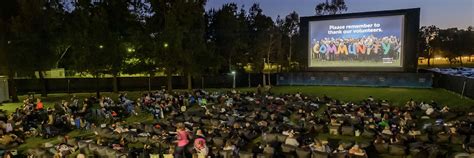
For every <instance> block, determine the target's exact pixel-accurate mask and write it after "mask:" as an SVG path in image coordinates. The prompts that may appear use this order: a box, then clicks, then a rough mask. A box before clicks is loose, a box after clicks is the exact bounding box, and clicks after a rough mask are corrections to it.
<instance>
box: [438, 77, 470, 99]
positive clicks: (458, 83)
mask: <svg viewBox="0 0 474 158" xmlns="http://www.w3.org/2000/svg"><path fill="white" fill-rule="evenodd" d="M433 74H434V79H433V87H436V88H444V89H447V90H449V91H452V92H455V93H458V94H460V95H462V96H466V97H469V98H474V79H472V78H467V77H463V76H453V75H447V74H441V73H437V72H434V73H433Z"/></svg>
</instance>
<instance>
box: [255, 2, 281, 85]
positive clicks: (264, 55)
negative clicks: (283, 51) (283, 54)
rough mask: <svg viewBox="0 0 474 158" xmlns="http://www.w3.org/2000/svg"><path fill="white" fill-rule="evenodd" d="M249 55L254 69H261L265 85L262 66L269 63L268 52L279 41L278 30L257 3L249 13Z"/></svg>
mask: <svg viewBox="0 0 474 158" xmlns="http://www.w3.org/2000/svg"><path fill="white" fill-rule="evenodd" d="M247 18H248V20H249V30H250V31H249V32H250V40H249V43H251V44H249V46H250V49H249V52H250V53H249V55H250V56H251V57H250V62H251V63H252V65H253V66H254V67H255V69H256V70H261V72H262V80H263V82H262V83H263V85H266V81H267V79H266V78H265V73H264V68H265V64H269V63H270V61H269V60H270V54H272V53H273V52H274V49H273V48H274V46H275V45H276V44H277V43H278V42H279V41H278V40H279V38H278V31H277V28H276V27H275V24H274V22H273V20H272V19H271V18H270V17H268V16H266V15H264V14H263V10H262V9H260V6H259V5H258V4H253V5H252V7H250V10H249V15H248V17H247Z"/></svg>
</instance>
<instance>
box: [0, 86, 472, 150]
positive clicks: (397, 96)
mask: <svg viewBox="0 0 474 158" xmlns="http://www.w3.org/2000/svg"><path fill="white" fill-rule="evenodd" d="M207 90H208V91H227V90H230V89H225V88H223V89H207ZM238 90H239V91H243V92H247V91H255V90H256V88H239V89H238ZM180 91H181V90H180ZM271 92H273V93H276V94H285V93H292V94H294V93H296V92H301V93H303V94H306V95H310V96H323V95H327V96H330V97H332V98H336V99H339V100H343V101H355V102H359V101H361V100H363V99H366V98H367V97H368V96H373V97H374V98H376V99H387V100H389V102H390V103H392V105H396V106H402V105H404V104H405V103H406V102H407V101H408V100H409V99H410V98H413V99H414V100H416V101H431V100H435V101H436V102H438V103H439V104H441V105H448V106H450V107H451V108H454V109H459V110H467V111H474V106H472V105H474V100H472V99H469V98H464V99H461V97H460V96H459V95H458V94H454V93H452V92H449V91H446V90H443V89H413V88H375V87H338V86H291V87H290V86H281V87H273V88H272V90H271ZM101 94H102V95H105V96H109V97H111V98H113V99H116V98H117V96H118V95H117V94H114V93H110V92H103V93H101ZM140 94H141V92H128V96H129V99H136V98H137V97H138V96H140ZM92 95H95V93H76V96H77V97H79V98H81V99H82V98H84V97H88V96H92ZM19 97H20V100H23V99H24V98H25V97H26V96H19ZM70 97H71V95H69V94H64V93H61V94H49V95H48V97H46V98H43V101H44V104H45V107H52V106H53V103H56V102H61V100H69V98H70ZM21 105H22V103H4V104H3V106H0V109H2V110H7V111H8V112H12V111H14V110H15V108H17V107H21ZM325 108H326V107H325V106H323V107H322V108H321V110H319V111H318V112H317V113H320V112H322V111H323V110H324V109H325ZM192 109H193V108H190V109H189V110H192ZM153 121H154V120H153V116H152V115H151V114H148V113H140V114H139V115H138V116H130V117H129V118H127V119H126V120H125V122H127V123H134V122H144V123H152V122H153ZM67 135H68V136H70V137H88V136H92V135H93V134H92V133H91V132H85V131H80V130H74V131H71V132H69V133H68V134H67ZM317 137H318V138H320V139H328V138H336V139H341V140H348V141H355V142H366V141H368V140H365V139H363V138H361V137H348V136H331V135H329V134H319V135H318V136H317ZM256 141H258V139H257V140H256ZM46 142H51V143H53V144H54V143H58V142H59V139H58V137H55V138H50V139H43V138H40V137H35V138H29V139H27V140H26V143H24V144H22V145H20V146H19V147H18V148H17V149H18V150H19V151H25V150H26V149H31V148H37V147H40V146H41V145H42V144H44V143H46ZM134 145H135V144H134ZM135 146H136V147H140V146H141V144H136V145H135Z"/></svg>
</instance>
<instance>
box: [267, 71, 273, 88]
mask: <svg viewBox="0 0 474 158" xmlns="http://www.w3.org/2000/svg"><path fill="white" fill-rule="evenodd" d="M268 85H269V86H271V85H272V80H271V73H268Z"/></svg>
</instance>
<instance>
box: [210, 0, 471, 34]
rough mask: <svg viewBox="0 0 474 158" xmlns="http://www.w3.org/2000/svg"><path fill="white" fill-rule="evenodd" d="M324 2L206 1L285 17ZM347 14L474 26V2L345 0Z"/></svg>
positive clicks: (304, 12)
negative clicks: (395, 14)
mask: <svg viewBox="0 0 474 158" xmlns="http://www.w3.org/2000/svg"><path fill="white" fill-rule="evenodd" d="M323 1H324V0H209V1H208V2H207V6H206V9H210V8H220V7H221V6H222V5H223V4H225V3H229V2H233V3H237V4H238V5H239V7H240V6H241V5H245V10H248V8H249V7H251V6H252V4H253V3H259V4H260V7H261V8H262V9H263V12H264V14H266V15H269V16H271V17H273V18H276V17H277V16H278V15H280V16H281V17H284V16H286V15H288V14H289V13H290V12H292V11H293V10H294V11H296V12H297V13H298V14H299V15H300V16H312V15H314V12H315V11H314V7H315V6H316V4H318V3H320V2H323ZM346 5H347V7H348V10H347V12H348V13H353V12H366V11H380V10H395V9H406V8H421V13H420V14H421V21H420V26H425V25H436V26H438V27H440V28H450V27H458V28H467V27H468V26H474V0H346Z"/></svg>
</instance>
